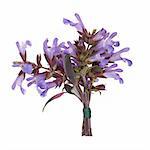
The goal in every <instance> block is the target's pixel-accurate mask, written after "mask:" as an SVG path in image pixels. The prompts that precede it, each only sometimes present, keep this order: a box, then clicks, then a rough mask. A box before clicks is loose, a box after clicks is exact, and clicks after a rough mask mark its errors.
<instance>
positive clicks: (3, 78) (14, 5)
mask: <svg viewBox="0 0 150 150" xmlns="http://www.w3.org/2000/svg"><path fill="white" fill-rule="evenodd" d="M149 8H150V4H149V1H148V0H104V1H102V0H92V1H90V0H54V1H53V0H35V1H34V0H0V52H1V53H0V68H1V72H0V149H1V150H71V149H72V150H76V149H82V150H100V149H101V150H149V149H150V86H149V84H150V71H149V70H150V67H149V66H150V65H149V63H150V61H149V60H150V55H149V54H150V48H149V43H150V22H149V20H150V15H149V14H150V9H149ZM76 12H77V13H79V14H80V15H81V17H82V19H83V21H84V23H85V25H86V27H87V28H88V29H90V30H92V29H93V28H98V29H101V28H102V27H104V28H106V29H107V30H108V31H110V32H113V31H117V32H118V33H119V34H118V36H117V37H116V39H119V40H120V41H121V48H123V47H125V46H129V47H130V48H131V51H129V53H128V54H126V57H128V58H130V59H132V61H133V66H132V67H127V65H126V64H122V66H123V68H124V73H123V75H122V76H123V78H124V81H125V83H124V85H120V84H119V83H118V82H117V81H114V80H108V82H106V88H107V91H105V92H103V93H102V95H101V96H99V94H98V93H97V94H94V95H92V101H91V109H92V129H93V137H82V136H81V125H82V104H81V103H80V102H79V101H78V100H77V99H76V98H75V97H73V96H72V95H71V96H70V95H68V94H67V95H64V96H63V97H62V98H60V99H59V100H56V101H53V102H51V103H50V104H49V105H48V106H47V108H46V111H45V112H44V113H42V111H41V110H42V107H43V105H44V104H45V102H46V100H47V99H48V98H49V97H51V96H52V95H54V94H55V93H57V92H58V91H59V90H57V91H49V93H48V97H46V98H42V97H40V96H39V95H38V94H37V92H36V90H35V89H34V88H33V87H31V88H29V89H28V90H27V93H26V95H25V96H23V95H22V94H21V93H20V91H19V89H16V90H15V91H12V90H11V85H12V83H13V81H14V79H15V78H16V76H17V72H18V71H19V70H18V69H16V68H12V67H11V64H12V61H14V60H20V57H19V55H18V50H17V48H16V45H15V42H16V41H17V40H26V39H29V40H31V41H32V43H33V47H32V48H31V49H29V50H28V54H29V55H30V58H31V59H32V60H33V61H34V60H35V55H36V53H42V52H43V51H42V43H43V41H44V39H45V38H47V37H48V38H49V39H50V41H52V39H53V37H58V38H59V39H60V41H63V40H64V41H67V40H73V39H76V37H77V33H76V31H75V29H73V28H71V27H69V26H65V25H64V24H63V23H62V19H63V17H66V18H70V19H71V20H75V18H74V13H76Z"/></svg>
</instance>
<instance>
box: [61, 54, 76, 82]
mask: <svg viewBox="0 0 150 150" xmlns="http://www.w3.org/2000/svg"><path fill="white" fill-rule="evenodd" d="M64 69H65V72H66V75H67V77H68V78H69V80H70V81H71V82H72V83H75V81H76V78H75V76H76V74H75V72H74V70H73V67H72V64H71V59H70V55H69V54H66V55H65V61H64Z"/></svg>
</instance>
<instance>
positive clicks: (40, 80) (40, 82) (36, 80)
mask: <svg viewBox="0 0 150 150" xmlns="http://www.w3.org/2000/svg"><path fill="white" fill-rule="evenodd" d="M46 80H47V79H46V73H40V74H38V75H36V76H34V77H30V78H27V81H30V82H29V83H28V86H31V85H32V84H36V89H37V91H38V93H39V94H40V95H41V96H46V93H47V91H48V90H49V89H50V88H53V87H56V86H57V85H58V84H59V83H58V82H57V81H58V80H57V79H56V80H53V81H49V82H46Z"/></svg>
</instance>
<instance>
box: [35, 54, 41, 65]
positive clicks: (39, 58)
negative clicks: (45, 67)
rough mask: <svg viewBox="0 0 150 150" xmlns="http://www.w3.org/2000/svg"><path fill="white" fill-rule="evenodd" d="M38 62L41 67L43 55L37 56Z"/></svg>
mask: <svg viewBox="0 0 150 150" xmlns="http://www.w3.org/2000/svg"><path fill="white" fill-rule="evenodd" d="M36 62H37V64H38V65H39V66H41V54H39V55H37V57H36Z"/></svg>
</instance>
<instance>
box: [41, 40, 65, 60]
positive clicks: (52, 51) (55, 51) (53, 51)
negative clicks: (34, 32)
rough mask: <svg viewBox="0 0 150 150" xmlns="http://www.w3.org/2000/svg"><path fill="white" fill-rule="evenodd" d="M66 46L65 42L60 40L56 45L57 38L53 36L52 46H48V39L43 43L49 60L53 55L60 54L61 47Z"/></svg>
mask: <svg viewBox="0 0 150 150" xmlns="http://www.w3.org/2000/svg"><path fill="white" fill-rule="evenodd" d="M64 48H66V47H65V43H64V42H62V43H60V44H59V45H58V38H54V40H53V44H52V47H50V46H48V39H46V40H45V41H44V43H43V49H44V53H45V54H46V55H47V56H48V58H49V59H50V60H51V59H52V58H53V57H54V56H57V55H59V54H61V52H62V49H64Z"/></svg>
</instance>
